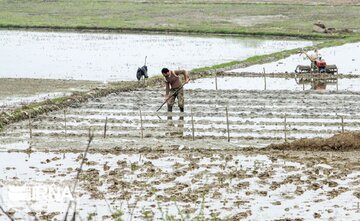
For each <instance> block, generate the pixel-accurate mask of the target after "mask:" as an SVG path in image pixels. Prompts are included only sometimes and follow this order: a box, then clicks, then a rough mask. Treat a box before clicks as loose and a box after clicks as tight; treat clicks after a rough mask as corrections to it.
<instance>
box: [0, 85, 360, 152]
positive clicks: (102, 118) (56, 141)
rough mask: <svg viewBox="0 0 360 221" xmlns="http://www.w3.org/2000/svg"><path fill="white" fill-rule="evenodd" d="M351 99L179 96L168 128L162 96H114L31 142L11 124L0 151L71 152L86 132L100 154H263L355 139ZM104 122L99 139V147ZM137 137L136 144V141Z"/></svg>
mask: <svg viewBox="0 0 360 221" xmlns="http://www.w3.org/2000/svg"><path fill="white" fill-rule="evenodd" d="M359 95H360V94H359V93H358V92H344V91H339V92H321V93H318V92H316V91H307V92H303V91H279V90H277V91H275V90H266V91H259V90H252V91H251V90H217V91H216V90H187V91H186V97H187V105H186V113H185V114H184V115H183V116H180V114H179V113H178V108H177V107H175V112H173V113H172V114H171V115H169V116H170V117H172V119H171V120H168V117H169V116H167V115H168V114H167V112H166V110H165V109H166V107H164V108H163V109H162V110H161V111H159V112H156V110H157V108H158V107H159V106H160V104H161V103H162V100H163V91H162V90H142V91H132V92H122V93H119V94H117V95H116V94H113V95H111V96H107V97H105V98H100V99H96V100H93V101H91V102H88V103H85V104H81V105H79V106H77V105H76V106H75V107H73V108H69V109H67V110H66V111H65V112H64V111H60V112H53V113H49V114H47V115H43V116H40V117H38V118H35V119H31V135H30V128H29V127H30V126H29V121H23V122H19V123H14V124H11V125H9V126H8V127H7V128H6V129H5V130H4V131H3V132H1V133H0V137H1V140H0V148H2V149H4V150H5V149H6V150H8V149H9V148H10V149H11V147H12V146H13V145H15V146H22V149H27V148H29V147H30V144H31V146H32V148H35V149H37V150H60V149H69V150H74V149H76V148H78V147H79V146H80V147H82V146H83V145H84V142H86V137H87V136H88V129H89V127H91V128H92V129H93V130H94V133H95V136H96V138H99V139H100V140H99V139H96V141H95V142H94V146H96V147H97V148H100V149H101V148H113V147H116V146H119V145H120V146H121V147H128V148H131V147H137V148H141V147H147V146H152V145H156V146H157V147H163V148H164V147H165V148H166V146H169V145H170V146H171V145H177V146H180V145H185V146H187V145H186V143H188V142H189V141H191V140H192V139H193V136H194V139H195V141H196V142H194V144H192V145H195V146H196V145H203V142H204V140H206V141H212V142H213V143H214V144H212V143H211V142H210V143H208V148H211V146H214V147H216V146H217V142H218V141H219V142H224V143H226V142H227V140H228V139H230V141H231V142H230V144H228V145H232V146H233V147H238V148H240V147H265V146H267V145H269V144H272V143H282V142H284V141H286V140H287V141H291V140H295V139H299V138H311V137H330V136H332V135H333V134H335V133H338V132H341V131H342V130H344V131H357V130H358V127H359V123H360V117H359V115H358V114H357V113H358V111H359V109H360V102H359V99H360V96H359ZM140 110H141V116H140ZM226 111H227V112H228V117H226V116H227V115H226ZM342 120H343V121H344V123H342ZM105 122H106V124H107V125H106V139H101V138H102V137H103V136H104V130H105ZM227 124H229V126H227ZM228 127H229V130H228V129H227V128H228ZM141 136H142V137H143V138H144V139H139V138H141ZM30 137H31V138H30ZM197 142H200V143H197ZM190 146H191V145H190Z"/></svg>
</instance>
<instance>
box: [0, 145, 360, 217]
mask: <svg viewBox="0 0 360 221" xmlns="http://www.w3.org/2000/svg"><path fill="white" fill-rule="evenodd" d="M320 156H321V157H320ZM0 157H1V158H2V159H6V160H5V161H1V162H0V170H1V175H0V182H1V187H0V194H1V199H2V207H3V208H4V209H5V211H9V210H10V211H11V210H12V211H14V215H13V217H14V218H19V219H21V220H26V219H29V218H30V220H33V219H34V217H37V218H38V219H39V220H47V218H49V217H51V218H50V219H51V220H53V218H56V219H57V220H62V219H63V217H64V213H65V211H66V208H67V205H68V202H69V200H71V199H74V198H75V196H76V201H77V208H81V209H78V213H79V214H78V218H82V219H85V220H86V218H87V217H88V216H89V214H91V213H95V217H94V218H95V220H111V218H110V215H111V214H112V213H114V212H116V211H122V212H123V215H122V216H121V218H122V219H123V220H130V219H131V217H132V218H133V219H134V220H139V219H145V218H146V217H147V218H149V217H150V218H151V219H155V220H162V219H163V218H164V216H165V215H164V214H168V215H170V216H174V217H176V218H180V217H181V216H185V217H187V219H194V218H195V217H196V216H198V215H199V214H201V213H203V216H204V218H205V219H210V217H213V218H214V217H217V218H222V219H226V218H233V219H234V220H238V219H239V217H243V218H245V217H246V218H248V219H250V220H259V219H264V218H265V219H268V220H274V219H280V218H293V219H294V218H304V219H305V220H310V219H313V217H314V216H319V215H320V216H321V218H323V219H326V220H331V219H335V220H357V218H359V217H360V216H359V213H358V208H357V204H356V203H357V202H358V200H359V199H358V197H356V196H357V194H358V193H359V187H360V183H359V177H360V170H359V168H358V164H356V163H357V160H358V159H356V158H354V155H353V156H351V155H346V154H336V153H335V154H334V153H330V154H329V153H313V154H311V155H309V154H308V153H301V152H299V153H297V154H295V155H294V154H289V153H287V154H283V153H277V152H274V153H272V152H264V153H260V154H249V153H241V152H234V151H229V152H227V151H216V152H198V151H172V152H171V153H170V152H167V153H166V152H165V153H163V152H143V153H137V152H129V153H125V152H122V153H121V154H96V153H91V154H88V155H87V161H86V163H85V165H84V167H83V173H82V175H81V176H80V180H79V183H78V188H77V189H76V192H75V194H72V193H71V191H70V190H71V189H72V187H73V185H74V180H75V177H76V173H77V168H78V167H79V165H80V160H81V154H73V153H65V154H60V153H42V152H37V153H32V154H30V155H28V154H24V153H0ZM30 202H31V203H30ZM202 208H203V209H202ZM70 211H73V208H72V209H71V210H70ZM162 211H163V212H162ZM29 212H32V213H29ZM236 217H237V218H236ZM0 218H4V216H2V217H0Z"/></svg>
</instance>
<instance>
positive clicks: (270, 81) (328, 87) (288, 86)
mask: <svg viewBox="0 0 360 221" xmlns="http://www.w3.org/2000/svg"><path fill="white" fill-rule="evenodd" d="M216 80H217V83H216V82H215V78H203V79H198V80H196V81H194V82H191V83H190V84H189V85H188V86H187V88H189V89H205V90H214V89H216V87H217V88H218V89H219V90H233V89H238V90H264V89H265V83H266V90H290V91H304V90H305V91H308V90H315V89H314V84H311V83H310V82H309V83H305V84H302V83H299V81H297V80H296V79H295V78H276V77H267V78H266V79H264V78H263V77H217V79H216ZM216 84H217V85H216ZM321 90H322V91H357V92H358V91H360V79H359V78H352V79H346V78H343V79H339V80H338V82H337V83H336V82H328V83H325V88H322V89H321Z"/></svg>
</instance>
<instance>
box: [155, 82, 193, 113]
mask: <svg viewBox="0 0 360 221" xmlns="http://www.w3.org/2000/svg"><path fill="white" fill-rule="evenodd" d="M186 83H187V82H185V83H183V84H182V85H181V86H180V87H179V88H178V89H176V91H174V93H173V94H172V95H171V96H170V97H168V98H167V99H166V100H165V101H164V103H162V105H161V106H160V107H159V108H158V109H157V110H156V112H158V111H159V110H160V109H161V108H162V107H163V106H164V104H166V102H168V100H170V98H172V97H173V96H175V95H176V94H177V92H179V91H180V90H181V88H183V87H184V85H185V84H186Z"/></svg>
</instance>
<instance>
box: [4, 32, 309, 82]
mask: <svg viewBox="0 0 360 221" xmlns="http://www.w3.org/2000/svg"><path fill="white" fill-rule="evenodd" d="M309 45H312V42H310V41H299V40H297V41H293V40H266V39H254V38H235V37H234V38H231V37H196V36H170V35H142V34H102V33H61V32H29V31H4V30H2V31H0V58H1V59H0V66H1V69H0V77H9V78H10V77H11V78H42V79H44V78H45V79H75V80H95V81H102V82H105V81H119V80H135V79H136V78H135V73H136V70H137V68H138V67H140V66H142V65H144V62H145V56H147V65H148V68H149V74H150V76H152V75H156V74H159V73H160V71H161V68H163V67H168V68H170V69H178V68H181V69H187V70H191V69H193V68H198V67H204V66H211V65H215V64H219V63H224V62H229V61H233V60H243V59H246V58H248V57H251V56H255V55H262V54H268V53H272V52H277V51H282V50H285V49H291V48H298V47H305V46H309Z"/></svg>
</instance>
